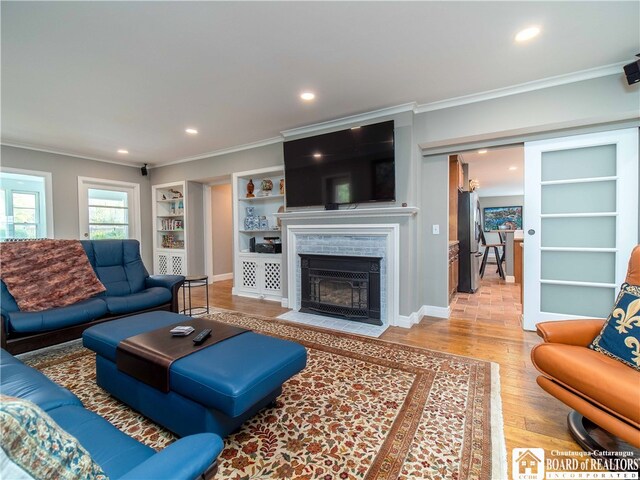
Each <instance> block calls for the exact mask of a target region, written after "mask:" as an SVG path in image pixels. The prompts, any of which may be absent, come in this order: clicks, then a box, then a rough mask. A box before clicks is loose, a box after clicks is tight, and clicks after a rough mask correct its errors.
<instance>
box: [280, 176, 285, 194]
mask: <svg viewBox="0 0 640 480" xmlns="http://www.w3.org/2000/svg"><path fill="white" fill-rule="evenodd" d="M280 195H284V178H281V179H280Z"/></svg>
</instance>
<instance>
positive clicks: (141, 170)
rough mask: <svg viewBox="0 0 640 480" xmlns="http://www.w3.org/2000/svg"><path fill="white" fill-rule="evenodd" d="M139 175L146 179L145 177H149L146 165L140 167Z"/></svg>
mask: <svg viewBox="0 0 640 480" xmlns="http://www.w3.org/2000/svg"><path fill="white" fill-rule="evenodd" d="M140 173H141V174H142V176H143V177H146V176H147V175H149V170H147V164H146V163H145V164H144V167H142V168H141V169H140Z"/></svg>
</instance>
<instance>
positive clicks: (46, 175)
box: [0, 167, 54, 238]
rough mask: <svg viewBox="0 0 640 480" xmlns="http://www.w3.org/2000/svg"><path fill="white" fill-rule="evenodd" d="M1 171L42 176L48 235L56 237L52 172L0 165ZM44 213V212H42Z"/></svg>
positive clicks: (48, 236)
mask: <svg viewBox="0 0 640 480" xmlns="http://www.w3.org/2000/svg"><path fill="white" fill-rule="evenodd" d="M0 172H4V173H17V174H20V175H31V176H33V177H42V178H43V179H44V196H45V202H44V205H45V212H44V217H45V219H46V237H47V238H54V233H53V232H54V229H53V182H52V175H51V172H43V171H40V170H25V169H24V168H13V167H0ZM40 214H41V215H42V214H43V212H40Z"/></svg>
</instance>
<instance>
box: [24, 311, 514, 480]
mask: <svg viewBox="0 0 640 480" xmlns="http://www.w3.org/2000/svg"><path fill="white" fill-rule="evenodd" d="M211 318H214V319H215V320H218V321H223V322H227V323H230V324H234V325H238V326H241V327H245V328H248V329H251V330H255V331H258V332H263V333H265V334H268V335H273V336H277V337H281V338H287V339H291V340H295V341H297V342H299V343H301V344H303V345H304V346H305V347H306V348H307V351H308V354H309V358H308V366H307V368H306V369H305V370H304V371H303V372H301V373H300V374H298V375H296V376H295V377H293V378H292V379H291V380H289V381H288V382H286V383H285V385H284V387H283V393H282V395H281V396H280V397H279V398H278V401H277V405H276V407H274V408H268V409H265V410H263V411H262V412H260V413H259V414H258V415H256V416H255V417H254V418H253V419H251V420H249V421H247V422H246V423H245V424H244V425H243V427H242V428H241V429H240V430H239V431H238V432H236V433H235V434H233V435H231V436H229V437H228V438H227V439H226V440H225V449H224V451H223V452H222V453H221V456H220V459H219V464H220V469H219V471H218V474H217V475H216V478H220V479H237V480H240V479H254V478H255V479H258V478H259V479H271V478H274V479H297V480H303V479H309V480H310V479H327V480H329V479H379V480H383V479H384V480H395V479H441V480H445V479H447V480H448V479H503V478H506V474H507V471H506V466H505V456H504V455H505V446H504V436H503V430H502V411H501V406H500V394H499V384H500V383H499V378H498V369H497V365H495V364H491V363H489V362H485V361H481V360H476V359H472V358H467V357H460V356H455V355H449V354H445V353H439V352H434V351H430V350H425V349H419V348H413V347H408V346H403V345H398V344H395V343H390V342H384V341H381V340H378V339H374V338H369V337H361V336H357V335H347V334H337V333H335V332H332V331H330V330H324V329H319V328H311V327H306V326H298V325H295V324H291V323H288V322H284V321H280V320H273V319H267V318H261V317H256V316H248V315H244V314H238V313H232V312H219V313H214V314H212V315H211ZM23 361H25V362H26V363H28V364H30V365H32V366H34V367H36V368H38V369H40V370H41V371H42V372H44V373H45V374H46V375H47V376H49V377H50V378H52V379H53V380H55V381H56V382H58V383H59V384H62V385H64V386H65V387H67V388H69V389H70V390H71V391H73V392H74V393H75V394H76V395H78V396H79V397H80V399H81V400H82V402H83V403H84V405H85V406H86V407H87V408H89V409H91V410H93V411H95V412H97V413H98V414H100V415H102V416H103V417H105V418H106V419H107V420H109V421H110V422H112V423H113V424H114V425H116V426H117V427H118V428H120V429H121V430H123V431H125V432H126V433H128V434H129V435H131V436H133V437H134V438H136V439H138V440H140V441H142V442H144V443H146V444H147V445H150V446H151V447H153V448H156V449H161V448H164V447H165V446H166V445H168V444H169V443H171V442H172V441H173V440H174V438H175V437H174V436H173V435H172V434H171V433H170V432H168V431H166V430H165V429H163V428H162V427H159V426H158V425H156V424H154V423H153V422H151V421H149V420H147V419H146V418H145V417H143V416H141V415H139V414H138V413H136V412H134V411H132V410H131V409H130V408H128V407H127V406H126V405H124V404H122V403H120V402H119V401H117V400H115V399H113V398H111V397H110V396H109V395H108V394H107V393H106V392H104V391H103V390H102V389H100V388H99V387H97V386H96V384H95V367H94V354H93V353H92V352H90V351H89V350H86V349H84V348H82V347H81V346H80V345H79V344H77V343H76V344H73V345H68V346H65V347H63V348H59V349H55V350H51V351H49V352H45V353H42V354H38V355H33V356H30V357H26V358H24V359H23Z"/></svg>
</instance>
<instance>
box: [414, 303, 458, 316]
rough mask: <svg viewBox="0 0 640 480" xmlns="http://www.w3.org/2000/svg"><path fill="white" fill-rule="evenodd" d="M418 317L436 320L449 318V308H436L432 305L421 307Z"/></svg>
mask: <svg viewBox="0 0 640 480" xmlns="http://www.w3.org/2000/svg"><path fill="white" fill-rule="evenodd" d="M418 313H419V314H420V317H423V316H425V315H426V316H429V317H437V318H449V317H450V316H451V307H436V306H434V305H423V306H422V307H421V308H420V311H419V312H418Z"/></svg>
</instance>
